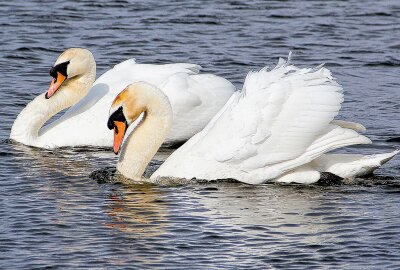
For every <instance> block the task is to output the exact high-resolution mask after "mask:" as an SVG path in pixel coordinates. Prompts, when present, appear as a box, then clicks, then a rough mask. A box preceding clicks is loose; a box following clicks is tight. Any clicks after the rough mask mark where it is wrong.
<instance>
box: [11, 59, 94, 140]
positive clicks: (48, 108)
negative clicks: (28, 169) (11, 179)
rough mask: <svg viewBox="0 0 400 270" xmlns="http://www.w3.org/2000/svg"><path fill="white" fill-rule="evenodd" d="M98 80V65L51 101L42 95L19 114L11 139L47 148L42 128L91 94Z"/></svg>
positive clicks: (67, 85) (91, 67)
mask: <svg viewBox="0 0 400 270" xmlns="http://www.w3.org/2000/svg"><path fill="white" fill-rule="evenodd" d="M95 78H96V63H95V62H94V60H93V64H92V65H91V66H90V68H89V70H88V72H86V73H84V74H82V75H79V76H76V77H74V78H71V79H69V80H67V81H65V83H64V84H63V85H62V86H61V87H60V89H58V90H57V93H56V94H55V95H54V96H52V97H51V98H50V99H46V98H45V93H43V94H40V95H39V96H37V97H36V98H35V99H34V100H32V101H31V102H29V104H28V105H27V106H26V107H25V108H24V109H23V110H22V111H21V112H20V113H19V115H18V117H17V119H16V120H15V121H14V124H13V126H12V128H11V133H10V138H11V139H13V140H15V141H18V142H21V143H23V144H26V145H31V146H39V147H42V146H45V145H46V142H41V141H40V136H39V131H40V128H41V127H42V126H43V125H44V124H45V123H46V122H47V121H48V120H49V119H50V118H51V117H52V116H54V115H55V114H57V113H58V112H60V111H62V110H64V109H66V108H69V107H71V106H72V105H74V104H76V103H77V102H78V101H79V100H81V99H82V98H83V97H84V96H86V94H87V93H88V92H89V90H90V88H91V86H92V85H93V83H94V81H95Z"/></svg>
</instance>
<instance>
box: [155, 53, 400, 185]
mask: <svg viewBox="0 0 400 270" xmlns="http://www.w3.org/2000/svg"><path fill="white" fill-rule="evenodd" d="M342 101H343V94H342V87H341V86H340V85H339V84H338V83H337V82H336V81H335V80H334V79H333V78H332V75H331V72H330V71H329V70H328V69H326V68H324V67H321V66H319V67H317V68H315V69H309V68H302V69H300V68H297V67H295V66H293V65H290V64H289V63H288V62H286V61H284V60H283V59H280V61H279V63H278V65H277V66H276V67H275V68H274V69H272V70H271V71H268V70H267V68H264V69H262V70H260V71H258V72H250V73H249V74H248V76H247V78H246V81H245V83H244V87H243V90H242V91H239V92H236V93H235V94H234V95H233V96H232V97H231V98H230V100H229V101H228V102H227V104H226V105H225V106H224V108H223V109H221V111H220V112H219V113H218V114H217V115H216V116H215V117H214V118H213V119H212V120H211V122H210V123H209V124H208V125H207V126H206V127H205V128H204V129H203V130H202V131H201V132H199V133H198V134H197V135H195V136H194V137H193V138H191V139H190V140H189V141H188V142H187V143H186V144H184V145H183V146H182V147H181V148H179V149H178V150H176V151H175V152H174V153H173V154H172V155H171V156H170V157H169V158H168V159H167V160H166V161H165V163H164V164H163V165H162V166H161V167H160V168H159V169H158V170H157V171H156V172H155V173H154V174H153V176H152V178H155V177H161V176H162V177H178V178H188V179H191V178H197V179H207V180H213V179H226V178H234V179H237V180H240V181H243V182H246V183H250V184H257V183H263V182H265V181H268V180H273V179H274V180H276V181H282V182H300V183H312V182H315V181H317V180H318V179H319V178H320V172H324V171H329V172H332V173H334V174H337V175H339V176H344V177H354V176H360V175H361V174H363V173H361V172H364V171H365V172H367V171H368V172H371V171H372V170H373V169H376V168H377V167H378V164H379V165H381V164H383V163H384V162H386V161H388V160H389V159H391V158H392V157H393V156H394V155H395V154H396V153H397V152H393V153H390V154H385V155H382V156H379V155H378V156H361V155H359V156H355V155H349V156H347V157H346V158H347V159H346V158H343V159H341V158H340V157H339V158H338V156H332V155H324V154H325V153H327V152H329V151H331V150H334V149H337V148H340V147H344V146H348V145H354V144H369V143H371V141H370V140H369V139H368V138H366V137H365V136H363V135H360V134H358V133H357V130H363V128H364V127H363V126H362V125H360V124H356V123H352V122H345V121H337V120H334V118H335V116H337V114H338V112H339V110H340V107H341V103H342ZM340 160H342V161H343V162H342V163H340V162H339V161H340ZM350 163H351V164H350ZM346 166H347V167H346ZM365 166H367V167H368V166H369V167H368V168H369V169H366V168H365Z"/></svg>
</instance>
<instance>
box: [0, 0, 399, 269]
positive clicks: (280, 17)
mask: <svg viewBox="0 0 400 270" xmlns="http://www.w3.org/2000/svg"><path fill="white" fill-rule="evenodd" d="M76 2H77V3H71V2H70V1H46V2H43V1H29V2H26V1H21V0H18V1H2V2H1V3H0V41H1V43H0V75H1V76H0V108H1V110H0V119H1V125H0V139H1V140H5V139H7V138H8V135H9V130H10V128H11V125H12V122H13V121H14V119H15V117H16V115H17V113H18V112H19V111H20V110H21V109H22V108H23V107H24V106H25V104H26V103H27V102H28V101H29V100H31V99H32V98H33V97H35V96H36V95H38V94H39V93H41V92H43V91H45V90H47V87H48V85H49V81H50V78H49V76H48V70H49V68H50V66H51V65H52V64H53V62H54V60H55V59H56V58H57V56H58V54H59V53H60V52H62V51H63V50H65V49H66V48H68V47H73V46H81V47H86V48H89V49H90V50H91V51H92V52H93V53H94V55H95V57H96V60H97V64H98V74H101V73H103V72H104V71H106V70H107V69H109V68H110V67H112V66H113V65H114V64H116V63H118V62H120V61H122V60H125V59H127V58H132V57H135V58H137V60H138V61H140V62H148V63H168V62H183V61H186V62H193V63H198V64H201V65H203V67H204V70H205V71H208V72H213V73H216V74H218V75H221V76H225V77H226V78H227V79H229V80H231V81H233V82H234V83H235V84H236V85H238V86H240V85H241V83H242V81H243V78H244V77H245V74H246V73H247V72H248V71H249V70H251V69H255V68H260V67H262V66H264V65H272V64H273V63H275V62H276V60H277V57H280V56H281V57H284V56H286V55H287V54H288V52H289V50H292V51H293V61H294V63H295V64H297V65H299V66H306V65H317V64H320V63H321V62H325V63H326V66H327V67H328V68H330V69H331V70H332V71H333V72H334V75H335V76H336V77H337V78H338V80H339V82H341V83H342V84H343V86H344V88H345V90H346V101H345V103H344V105H343V110H342V113H341V115H340V117H341V118H342V119H347V120H353V121H359V122H361V123H363V124H364V125H365V126H366V127H367V128H368V131H367V132H366V134H367V135H368V136H369V137H370V138H372V139H373V140H374V141H375V144H374V145H373V146H369V147H362V148H351V149H349V150H347V151H349V152H355V151H357V152H361V153H373V152H384V151H389V150H390V149H391V148H392V147H396V146H397V147H400V145H396V144H394V143H387V142H386V139H388V138H390V137H393V136H396V135H400V125H399V104H400V89H399V87H400V79H399V75H400V54H399V52H400V39H399V37H400V2H399V1H397V0H393V1H269V2H264V1H260V2H256V1H193V0H191V1H185V2H181V1H176V2H173V1H172V2H171V1H169V3H168V4H162V3H160V2H162V1H139V2H129V1H122V0H119V1H92V0H91V1H79V2H78V1H76ZM88 150H89V149H81V150H71V149H58V150H53V151H49V150H40V149H34V148H29V147H24V146H21V145H16V144H11V143H9V142H8V141H3V142H2V143H1V144H0V181H1V183H0V268H10V269H15V268H42V267H43V268H46V267H54V268H59V269H65V268H95V269H110V268H118V269H122V268H170V269H178V268H182V269H184V268H193V269H194V268H202V269H205V268H207V269H217V268H249V269H250V268H253V269H266V268H271V267H273V268H285V269H288V268H303V269H313V268H315V269H317V268H330V269H334V268H336V269H367V268H370V269H394V268H399V267H400V179H399V177H398V175H399V158H396V159H395V160H393V161H392V162H391V163H390V164H387V166H385V167H384V168H382V169H380V170H379V171H378V174H379V175H383V176H390V177H392V178H393V179H391V178H389V179H388V180H385V179H380V180H378V179H375V180H374V179H369V180H362V181H364V182H362V181H361V182H359V181H358V183H350V184H346V185H341V186H308V187H301V186H296V185H289V186H282V185H270V184H269V185H262V186H248V185H243V184H238V183H212V184H190V185H188V184H186V185H177V186H155V185H133V186H122V185H118V184H99V183H97V182H96V181H95V180H93V179H91V178H89V177H88V176H89V174H90V173H91V172H92V171H95V170H98V169H100V168H105V167H109V166H113V165H114V164H115V163H116V157H115V156H114V155H113V154H112V153H111V151H109V152H108V151H99V150H96V149H93V150H91V151H88ZM164 156H165V155H164ZM159 158H162V157H159Z"/></svg>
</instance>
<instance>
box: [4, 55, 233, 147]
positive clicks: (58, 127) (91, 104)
mask: <svg viewBox="0 0 400 270" xmlns="http://www.w3.org/2000/svg"><path fill="white" fill-rule="evenodd" d="M68 62H69V64H67V72H66V73H69V74H67V75H68V76H67V79H66V80H65V82H63V83H62V85H61V86H60V87H59V89H58V90H54V92H55V93H53V95H52V96H51V97H50V98H49V99H46V98H45V97H47V96H45V94H42V95H40V96H38V97H37V98H35V99H34V100H33V101H32V102H31V103H30V104H28V106H27V107H26V108H25V109H24V110H22V112H21V113H20V115H19V116H18V117H17V119H16V121H15V122H14V125H13V127H12V130H11V134H10V138H11V139H13V140H15V141H18V142H21V143H24V144H27V145H31V146H36V147H43V148H54V147H61V146H84V145H90V146H112V144H113V137H112V133H111V132H110V131H109V130H108V129H107V127H106V126H105V123H106V122H107V118H108V109H109V107H110V106H111V103H112V101H113V100H114V98H115V97H116V96H117V94H118V93H119V92H121V91H122V90H123V89H124V88H125V87H126V86H127V85H129V84H131V83H134V82H138V81H144V82H147V83H150V84H152V85H155V86H157V87H158V88H159V89H161V90H162V91H163V92H164V93H165V94H166V96H167V97H168V98H169V100H170V103H171V106H172V110H173V117H174V122H173V125H172V128H171V129H170V131H169V133H168V134H167V136H166V138H165V141H164V142H165V143H166V144H172V143H175V142H180V141H185V140H187V139H188V138H190V137H191V136H193V135H194V134H195V133H197V132H199V131H200V130H201V129H202V128H203V127H204V126H205V125H206V124H207V123H208V122H209V121H210V119H211V118H212V117H213V116H214V115H215V114H216V113H217V112H218V111H219V109H220V108H221V107H223V105H224V104H225V103H226V101H227V100H228V99H229V97H230V96H231V95H232V94H233V92H234V91H235V87H234V86H233V85H232V84H231V83H230V82H228V81H227V80H225V79H223V78H221V77H218V76H215V75H211V74H199V71H200V68H201V67H200V66H198V65H194V64H186V63H179V64H165V65H152V64H138V63H136V61H135V60H134V59H130V60H126V61H124V62H122V63H120V64H118V65H116V66H115V67H114V68H113V69H111V70H109V71H107V72H106V73H104V74H103V75H102V76H100V77H99V78H98V79H97V80H96V81H94V79H95V76H96V63H95V61H94V58H93V55H92V54H91V53H90V52H89V51H88V50H85V49H80V48H73V49H69V50H67V51H65V52H64V53H63V54H61V55H60V57H59V58H58V59H57V61H56V63H55V65H54V67H53V68H55V67H58V66H59V65H60V64H63V63H68ZM52 85H53V84H52ZM51 87H52V86H51ZM51 87H50V88H49V91H48V93H49V92H51ZM71 106H72V107H71ZM68 107H70V108H69V109H68V110H67V111H66V112H65V113H64V114H63V115H62V116H61V117H60V118H58V119H56V120H55V121H53V122H52V123H51V124H48V125H46V126H45V127H43V128H41V127H42V126H43V125H44V124H45V122H46V121H47V120H49V119H50V118H51V117H52V116H53V115H55V114H56V113H58V112H60V111H61V110H64V109H66V108H68ZM132 128H133V127H132Z"/></svg>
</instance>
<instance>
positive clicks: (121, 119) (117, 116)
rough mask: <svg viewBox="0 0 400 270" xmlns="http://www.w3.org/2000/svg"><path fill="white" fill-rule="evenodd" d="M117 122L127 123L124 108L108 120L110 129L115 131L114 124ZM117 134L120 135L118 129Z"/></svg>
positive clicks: (119, 109) (120, 108)
mask: <svg viewBox="0 0 400 270" xmlns="http://www.w3.org/2000/svg"><path fill="white" fill-rule="evenodd" d="M116 121H118V122H122V123H127V121H126V118H125V115H124V111H123V109H122V107H119V108H118V110H116V111H115V112H113V113H112V114H111V115H110V117H109V118H108V122H107V127H108V129H113V128H114V126H115V125H114V122H116ZM117 133H118V129H117Z"/></svg>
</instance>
